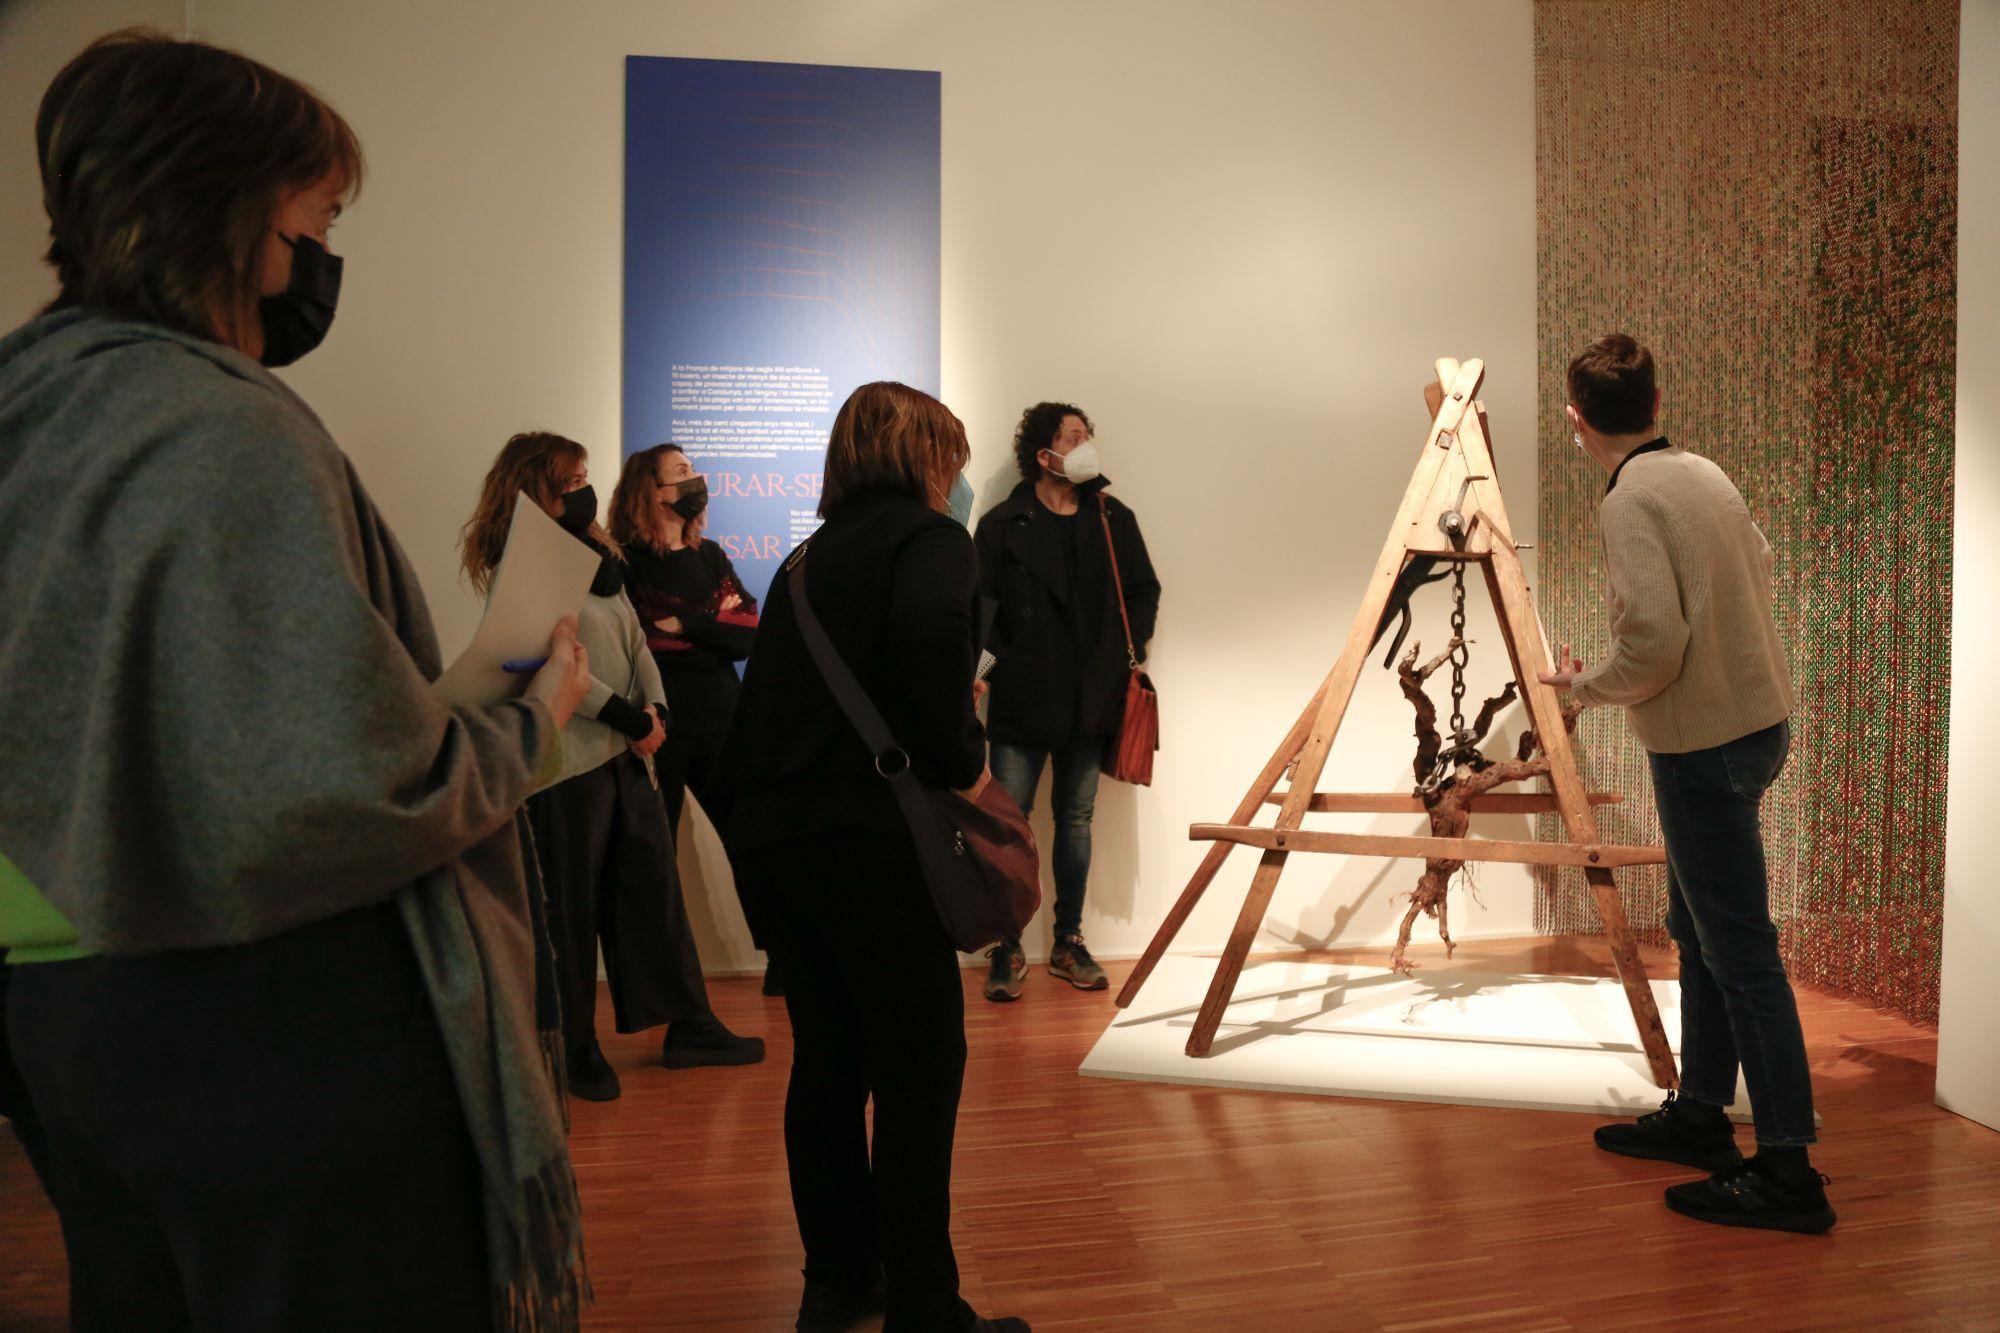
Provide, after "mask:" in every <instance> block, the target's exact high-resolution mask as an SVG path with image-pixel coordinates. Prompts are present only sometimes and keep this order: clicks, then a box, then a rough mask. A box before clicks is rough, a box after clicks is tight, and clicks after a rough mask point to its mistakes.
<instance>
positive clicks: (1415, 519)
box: [1118, 358, 1679, 1088]
mask: <svg viewBox="0 0 2000 1333" xmlns="http://www.w3.org/2000/svg"><path fill="white" fill-rule="evenodd" d="M1484 378H1485V368H1484V367H1483V366H1482V365H1481V363H1480V362H1478V361H1477V360H1473V361H1467V362H1465V363H1464V364H1462V365H1461V364H1460V363H1459V362H1457V361H1453V360H1451V359H1450V358H1445V359H1442V360H1440V361H1439V362H1438V363H1437V382H1436V383H1435V384H1432V385H1428V386H1426V387H1425V389H1424V397H1425V401H1426V402H1427V403H1428V404H1429V406H1430V409H1431V428H1430V434H1429V435H1428V436H1427V437H1426V438H1425V440H1424V450H1423V454H1422V455H1421V456H1420V457H1419V458H1418V460H1417V466H1416V471H1415V473H1414V474H1413V475H1412V476H1411V478H1410V485H1409V489H1408V490H1407V491H1405V492H1404V494H1403V504H1402V508H1401V510H1400V511H1399V512H1398V513H1397V515H1396V520H1395V523H1394V525H1393V526H1392V527H1391V528H1390V529H1389V537H1388V540H1387V541H1386V542H1385V543H1384V544H1383V547H1382V556H1381V559H1379V560H1378V561H1376V564H1375V573H1374V575H1373V577H1372V578H1370V580H1369V582H1368V590H1367V592H1366V593H1365V594H1364V595H1363V597H1362V599H1361V609H1360V610H1359V611H1358V612H1357V613H1356V614H1355V617H1354V628H1353V629H1352V630H1350V631H1349V632H1348V636H1347V646H1346V647H1345V648H1344V649H1342V651H1341V654H1340V660H1339V661H1338V662H1337V663H1336V664H1335V665H1334V668H1333V671H1332V673H1331V674H1329V675H1328V676H1327V678H1326V680H1325V681H1324V682H1323V683H1322V684H1321V685H1320V687H1319V690H1318V692H1317V693H1316V694H1315V695H1314V696H1313V699H1312V702H1311V703H1310V704H1308V705H1307V707H1306V709H1305V711H1304V712H1303V713H1301V714H1300V715H1299V720H1298V721H1297V722H1296V723H1294V724H1293V726H1292V729H1291V730H1290V731H1289V732H1287V733H1286V734H1285V738H1284V740H1283V741H1281V742H1280V743H1279V745H1278V748H1277V749H1276V750H1275V751H1274V752H1273V753H1272V755H1271V758H1270V762H1268V763H1266V764H1265V765H1264V768H1263V771H1262V772H1260V773H1259V774H1258V775H1257V780H1256V782H1254V783H1253V784H1252V785H1251V787H1250V790H1249V791H1248V792H1246V793H1245V794H1244V797H1243V800H1242V802H1241V803H1240V804H1239V805H1238V806H1237V807H1236V812H1235V814H1234V815H1232V816H1231V818H1230V821H1229V822H1228V823H1227V824H1196V825H1194V826H1193V827H1192V828H1191V829H1190V830H1189V831H1188V836H1189V837H1190V838H1191V839H1193V840H1195V841H1197V842H1208V843H1210V844H1211V846H1210V847H1209V850H1208V854H1207V855H1206V856H1204V857H1203V858H1202V861H1201V865H1200V867H1199V868H1198V869H1196V871H1195V873H1194V877H1193V878H1192V879H1190V880H1189V881H1188V885H1187V887H1186V888H1185V889H1183V890H1182V891H1181V896H1180V898H1179V899H1178V900H1177V901H1176V902H1175V903H1174V905H1173V908H1172V910H1170V911H1169V912H1168V913H1167V917H1166V920H1165V921H1163V922H1161V924H1160V929H1159V931H1158V932H1157V933H1155V934H1154V936H1153V942H1152V943H1151V944H1149V945H1148V946H1147V947H1146V952H1145V954H1144V956H1143V957H1141V958H1140V960H1139V965H1138V967H1137V968H1135V969H1134V970H1133V972H1132V975H1131V977H1130V979H1129V980H1127V981H1126V983H1125V986H1124V989H1122V990H1121V991H1119V993H1118V1005H1119V1007H1120V1008H1125V1007H1127V1006H1129V1005H1130V1004H1131V1003H1132V1001H1133V999H1134V998H1135V997H1136V996H1137V995H1138V994H1139V991H1140V988H1141V987H1143V986H1144V985H1145V984H1146V979H1147V978H1148V977H1149V976H1151V975H1152V973H1153V969H1154V968H1155V967H1156V966H1158V965H1159V961H1160V959H1161V958H1162V957H1164V956H1165V954H1166V951H1167V948H1168V946H1169V945H1171V944H1172V943H1173V939H1174V936H1175V935H1177V934H1178V933H1179V932H1180V929H1181V927H1182V926H1183V925H1184V924H1185V923H1186V922H1187V919H1188V916H1189V914H1190V913H1191V912H1193V910H1194V906H1195V904H1196V903H1197V902H1199V901H1200V900H1201V896H1202V894H1203V893H1204V892H1206V891H1207V889H1208V886H1209V885H1210V884H1211V883H1213V882H1214V880H1215V876H1216V872H1217V871H1219V870H1221V868H1222V863H1223V862H1224V861H1225V860H1227V859H1228V856H1229V853H1230V851H1231V850H1232V849H1234V848H1235V847H1237V846H1247V847H1254V848H1257V849H1259V850H1260V851H1261V852H1262V856H1261V858H1260V859H1259V861H1258V863H1257V871H1256V874H1255V875H1254V876H1253V877H1252V879H1251V881H1250V890H1249V892H1248V894H1247V895H1245V897H1244V900H1243V908H1242V911H1241V912H1239V913H1238V914H1237V918H1236V926H1235V929H1234V930H1232V931H1231V932H1230V935H1229V943H1228V945H1227V946H1226V947H1225V948H1224V949H1223V951H1222V957H1221V959H1220V960H1219V961H1218V962H1217V964H1216V968H1215V980H1214V981H1213V982H1212V983H1211V984H1210V986H1209V988H1208V996H1207V998H1206V999H1205V1000H1204V1001H1203V1002H1202V1006H1201V1013H1200V1015H1199V1016H1198V1017H1197V1018H1196V1020H1195V1025H1194V1032H1193V1034H1192V1035H1191V1036H1189V1038H1188V1043H1187V1053H1188V1054H1189V1055H1191V1056H1200V1055H1205V1054H1207V1053H1208V1049H1209V1046H1210V1044H1211V1043H1213V1042H1214V1040H1215V1030H1216V1028H1217V1027H1218V1026H1220V1024H1221V1022H1222V1015H1223V1011H1224V1010H1225V1009H1227V1008H1228V1007H1229V1001H1230V998H1231V996H1232V995H1233V994H1234V992H1235V989H1236V978H1237V976H1238V975H1239V974H1240V973H1241V972H1242V970H1243V960H1244V958H1245V957H1246V956H1247V955H1248V954H1249V952H1250V944H1251V941H1252V939H1254V938H1255V936H1256V934H1257V930H1258V927H1259V926H1261V925H1262V924H1263V922H1264V914H1265V912H1266V911H1267V910H1268V909H1269V907H1270V905H1271V895H1272V894H1273V892H1275V891H1276V889H1277V887H1278V876H1279V875H1281V874H1282V873H1284V869H1285V863H1286V860H1287V859H1288V858H1289V857H1290V856H1291V855H1292V854H1293V853H1295V852H1335V853H1343V854H1346V855H1349V856H1388V857H1414V858H1447V859H1453V860H1461V861H1509V862H1515V863H1518V864H1526V865H1549V866H1579V867H1582V869H1583V873H1584V878H1585V879H1586V880H1587V881H1588V882H1589V884H1590V888H1591V892H1592V895H1593V896H1594V898H1595V900H1596V905H1597V914H1598V916H1599V918H1600V919H1601V920H1602V921H1603V922H1604V930H1605V935H1606V936H1607V938H1608V939H1609V941H1610V944H1611V956H1612V959H1613V961H1614V963H1615V965H1616V967H1617V969H1618V980H1619V982H1620V983H1621V984H1622V985H1623V987H1624V989H1625V998H1626V1000H1627V1001H1628V1002H1629V1003H1630V1005H1631V1007H1632V1019H1633V1022H1634V1023H1635V1024H1636V1025H1637V1027H1638V1029H1639V1041H1640V1045H1641V1047H1642V1048H1643V1049H1644V1051H1645V1053H1646V1062H1647V1064H1648V1065H1649V1066H1650V1068H1651V1071H1652V1076H1653V1081H1654V1082H1655V1083H1657V1084H1658V1085H1659V1086H1660V1087H1662V1088H1672V1087H1675V1086H1677V1085H1678V1083H1679V1078H1678V1076H1677V1075H1676V1073H1675V1069H1674V1057H1673V1052H1672V1051H1670V1050H1669V1049H1668V1048H1667V1035H1666V1031H1665V1029H1663V1028H1662V1027H1661V1025H1660V1013H1659V1009H1658V1007H1657V1006H1656V1005H1655V1004H1654V1003H1653V992H1652V989H1651V987H1650V986H1648V984H1647V982H1646V974H1645V969H1644V968H1642V967H1641V966H1640V963H1639V950H1638V945H1637V943H1636V942H1635V941H1634V939H1633V936H1632V927H1631V924H1630V922H1628V921H1627V920H1626V917H1625V905H1624V903H1623V901H1622V900H1621V899H1620V898H1619V896H1618V886H1617V883H1616V881H1615V880H1613V878H1612V871H1613V870H1614V869H1616V868H1617V867H1619V866H1630V865H1660V864H1663V863H1664V862H1665V861H1666V852H1665V850H1664V849H1662V848H1658V847H1637V846H1622V845H1613V844H1607V843H1600V842H1599V841H1598V836H1597V818H1596V815H1595V814H1594V813H1593V811H1592V806H1593V805H1602V804H1607V803H1612V802H1615V801H1618V800H1619V799H1621V798H1619V797H1617V796H1614V795H1606V794H1601V793H1599V794H1592V793H1587V792H1585V791H1584V789H1583V780H1582V777H1581V776H1580V775H1579V773H1578V771H1577V764H1576V751H1575V748H1574V747H1573V746H1572V745H1571V743H1570V735H1569V732H1568V730H1567V729H1566V728H1565V727H1564V726H1563V721H1562V704H1561V701H1560V700H1559V699H1558V698H1557V696H1556V692H1555V690H1554V689H1553V688H1552V687H1550V686H1548V685H1544V684H1542V683H1541V681H1540V680H1538V679H1537V678H1536V673H1537V672H1538V671H1540V670H1543V669H1544V664H1546V663H1547V662H1548V660H1549V652H1548V644H1547V643H1546V642H1544V640H1543V635H1542V628H1541V621H1540V618H1539V617H1538V616H1537V615H1536V613H1535V604H1534V598H1533V593H1532V591H1531V589H1530V588H1529V586H1528V581H1527V576H1526V574H1525V573H1524V572H1523V570H1522V568H1521V558H1520V555H1519V554H1518V550H1517V548H1516V546H1515V544H1514V537H1513V529H1512V527H1511V526H1510V525H1509V523H1508V521H1507V508H1506V506H1505V504H1503V503H1502V501H1501V498H1500V484H1499V482H1498V481H1497V480H1496V479H1495V478H1496V477H1497V475H1498V474H1497V473H1496V471H1495V470H1494V467H1493V454H1492V448H1491V445H1490V443H1489V437H1488V435H1487V426H1486V407H1485V404H1483V403H1481V402H1479V400H1478V393H1479V386H1480V383H1481V381H1482V380H1483V379H1484ZM1413 558H1431V559H1439V560H1462V561H1466V562H1469V563H1474V564H1477V565H1478V566H1479V568H1480V570H1481V572H1483V573H1484V574H1485V576H1486V587H1487V591H1488V592H1489V593H1491V594H1492V597H1493V607H1494V612H1495V614H1496V616H1497V617H1498V619H1499V623H1500V634H1501V637H1502V638H1503V639H1504V640H1505V641H1506V644H1507V656H1508V659H1509V661H1510V662H1511V663H1512V665H1513V669H1514V679H1515V680H1516V681H1517V682H1518V683H1519V685H1520V690H1521V697H1522V698H1523V699H1524V700H1525V701H1526V703H1527V706H1528V715H1529V720H1530V721H1531V722H1532V724H1533V726H1534V728H1535V733H1536V735H1537V736H1539V737H1540V738H1541V742H1542V747H1543V753H1544V754H1546V755H1547V757H1548V760H1549V781H1550V785H1551V786H1552V787H1554V791H1553V792H1547V793H1512V794H1507V795H1500V794H1489V795H1486V796H1484V797H1482V798H1480V799H1479V800H1477V801H1476V802H1475V803H1474V805H1473V807H1472V808H1473V809H1474V810H1487V811H1507V812H1513V813H1531V812H1542V811H1550V812H1554V813H1558V814H1560V815H1561V816H1562V820H1563V828H1564V831H1565V832H1566V833H1567V835H1568V839H1569V840H1568V841H1567V842H1499V841H1493V840H1490V839H1483V838H1471V837H1466V838H1428V837H1397V836H1386V835H1377V834H1355V833H1327V832H1318V831H1313V830H1307V829H1303V828H1301V823H1302V821H1303V820H1304V818H1305V816H1306V815H1307V814H1309V813H1317V812H1324V811H1389V812H1395V811H1403V810H1408V811H1412V812H1420V811H1422V810H1423V808H1424V807H1423V805H1422V803H1421V802H1420V801H1418V800H1417V799H1416V798H1415V797H1414V796H1413V795H1410V794H1408V793H1372V792H1371V793H1322V792H1319V791H1318V790H1317V787H1318V784H1319V779H1320V774H1321V772H1322V771H1323V770H1324V769H1325V767H1326V759H1327V754H1328V752H1329V751H1330V750H1331V749H1332V746H1333V739H1334V735H1335V733H1336V732H1338V730H1339V728H1340V722H1341V718H1342V717H1343V716H1344V715H1345V714H1346V711H1347V705H1348V701H1349V700H1350V699H1351V698H1352V697H1353V694H1354V686H1355V683H1356V682H1357V681H1358V680H1359V679H1360V676H1361V670H1362V667H1363V666H1364V665H1365V664H1366V663H1367V660H1368V657H1369V655H1370V651H1371V649H1372V648H1373V646H1374V644H1375V640H1376V636H1377V632H1378V628H1379V627H1380V625H1381V624H1382V620H1383V615H1384V612H1385V611H1387V610H1388V609H1389V607H1390V602H1391V597H1392V595H1393V593H1394V589H1395V585H1396V580H1397V578H1398V577H1399V576H1400V575H1401V574H1402V572H1403V567H1404V565H1405V564H1406V563H1407V562H1409V561H1410V560H1411V559H1413ZM1287 770H1290V771H1291V774H1292V776H1291V780H1290V783H1289V785H1288V786H1287V787H1286V788H1285V789H1284V790H1283V791H1280V790H1279V789H1278V784H1279V782H1280V780H1281V779H1283V777H1284V775H1285V773H1286V771H1287ZM1267 803H1268V804H1274V805H1276V806H1277V807H1278V816H1277V820H1276V822H1275V825H1274V826H1271V827H1260V826H1256V825H1253V824H1252V823H1251V822H1250V821H1251V820H1252V819H1254V818H1255V817H1256V815H1257V812H1258V811H1259V810H1260V809H1261V808H1262V807H1263V806H1264V805H1266V804H1267Z"/></svg>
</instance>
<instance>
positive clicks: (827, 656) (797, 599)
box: [786, 541, 910, 777]
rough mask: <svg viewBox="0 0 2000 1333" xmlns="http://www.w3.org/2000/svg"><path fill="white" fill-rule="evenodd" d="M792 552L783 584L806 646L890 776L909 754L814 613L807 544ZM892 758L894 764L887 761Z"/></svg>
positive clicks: (885, 774)
mask: <svg viewBox="0 0 2000 1333" xmlns="http://www.w3.org/2000/svg"><path fill="white" fill-rule="evenodd" d="M811 545H812V543H811V542H810V541H808V542H807V543H806V544H805V546H801V547H799V549H798V550H797V551H796V552H794V553H793V555H792V559H791V563H790V564H789V565H788V566H787V573H786V586H788V587H789V588H790V589H791V593H792V605H793V606H794V607H795V608H797V610H798V621H799V632H800V633H801V634H803V635H804V636H805V640H806V648H807V649H808V650H809V651H810V652H811V653H812V656H813V662H814V664H815V665H817V666H818V667H819V673H820V675H821V676H823V677H825V679H826V687H827V688H828V689H829V690H831V691H832V692H833V698H834V702H836V703H838V704H839V705H840V711H841V712H843V713H845V714H847V720H848V721H849V722H852V723H853V724H854V729H855V730H856V731H858V732H860V733H861V739H862V741H863V742H864V743H865V744H866V745H867V746H868V749H869V751H870V752H871V753H873V754H874V756H875V768H876V771H877V772H879V773H881V774H882V776H883V777H891V776H893V775H894V772H895V771H898V770H899V769H903V768H908V767H909V763H910V757H909V755H908V753H907V752H905V751H904V750H903V748H902V747H901V746H899V745H897V744H896V738H895V736H894V735H892V734H891V733H890V731H889V724H888V723H887V722H884V721H883V720H882V714H881V713H880V712H878V711H877V710H876V708H875V704H874V702H873V701H872V700H870V699H869V697H868V691H866V690H864V689H862V688H861V682H860V681H858V680H856V679H855V678H854V672H852V671H851V670H849V669H848V666H847V663H846V662H844V661H842V660H841V656H840V650H839V649H837V648H835V647H834V646H833V640H832V639H829V638H827V636H826V627H825V626H824V625H821V624H820V623H819V617H818V616H817V615H816V614H814V612H813V608H812V602H811V600H810V599H809V598H807V596H806V548H807V547H809V546H811ZM891 760H893V761H895V763H894V764H893V765H891V764H889V761H891Z"/></svg>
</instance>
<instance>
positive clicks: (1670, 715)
mask: <svg viewBox="0 0 2000 1333" xmlns="http://www.w3.org/2000/svg"><path fill="white" fill-rule="evenodd" d="M1598 513H1599V517H1600V520H1601V523H1602V527H1603V534H1604V559H1605V566H1606V569H1607V571H1608V573H1609V575H1610V604H1611V654H1610V656H1608V657H1606V658H1605V659H1604V660H1603V661H1602V662H1599V663H1598V664H1597V665H1596V666H1594V667H1592V668H1590V670H1588V671H1585V672H1583V673H1582V674H1581V675H1579V676H1578V677H1577V678H1576V683H1575V685H1574V691H1575V695H1576V697H1577V699H1578V700H1580V701H1581V702H1583V703H1584V704H1586V705H1590V706H1596V705H1601V704H1620V705H1622V706H1623V707H1624V708H1625V712H1626V716H1627V717H1628V718H1629V719H1630V721H1631V725H1632V731H1633V734H1634V735H1636V736H1637V737H1638V738H1639V742H1640V744H1642V745H1644V746H1645V747H1646V748H1647V749H1648V750H1652V751H1655V752H1658V753H1661V754H1685V753H1687V752H1688V751H1689V750H1704V749H1708V748H1709V747H1711V746H1716V745H1721V744H1723V743H1724V742H1726V741H1733V740H1735V739H1736V738H1737V737H1739V736H1747V735H1749V734H1750V733H1751V732H1753V731H1761V730H1763V729H1764V728H1765V727H1769V726H1773V725H1775V724H1777V723H1779V722H1781V721H1783V720H1784V719H1785V718H1787V717H1789V716H1790V715H1791V712H1792V708H1793V704H1794V702H1795V701H1794V698H1793V695H1792V686H1791V681H1790V679H1789V677H1788V676H1787V673H1786V670H1785V649H1784V645H1782V644H1781V643H1779V642H1778V627H1777V624H1776V622H1775V621H1773V620H1772V618H1771V567H1772V564H1773V559H1774V558H1773V556H1772V552H1771V544H1770V543H1769V542H1767V541H1765V540H1764V534H1763V533H1762V532H1760V531H1758V529H1757V525H1756V523H1755V522H1753V521H1752V520H1751V517H1750V510H1749V507H1748V506H1747V505H1745V504H1744V503H1743V496H1742V495H1741V494H1740V493H1739V492H1738V491H1737V489H1736V487H1735V485H1734V484H1733V483H1732V482H1731V481H1730V480H1729V478H1728V476H1726V475H1725V474H1724V473H1723V471H1722V469H1721V468H1719V467H1717V466H1716V465H1715V464H1713V463H1711V462H1709V461H1708V460H1707V459H1705V458H1699V457H1697V456H1695V455H1694V454H1691V453H1688V452H1687V451H1686V450H1684V449H1676V448H1671V447H1670V448H1667V449H1662V450H1659V451H1656V452H1654V453H1648V454H1640V455H1637V456H1635V457H1632V458H1630V459H1628V460H1627V461H1626V463H1625V466H1624V467H1623V469H1622V470H1620V471H1619V472H1618V474H1617V481H1616V484H1615V485H1614V486H1613V487H1612V489H1611V490H1610V491H1609V493H1607V494H1606V495H1605V497H1604V502H1603V504H1602V505H1601V506H1600V507H1599V510H1598Z"/></svg>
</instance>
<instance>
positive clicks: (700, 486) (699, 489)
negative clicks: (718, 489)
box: [667, 477, 708, 521]
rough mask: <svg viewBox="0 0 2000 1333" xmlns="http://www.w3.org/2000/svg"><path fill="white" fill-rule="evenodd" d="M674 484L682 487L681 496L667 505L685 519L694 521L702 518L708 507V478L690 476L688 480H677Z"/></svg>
mask: <svg viewBox="0 0 2000 1333" xmlns="http://www.w3.org/2000/svg"><path fill="white" fill-rule="evenodd" d="M673 484H674V485H676V486H678V487H680V488H681V496H680V499H678V500H673V501H669V502H668V506H667V507H668V508H670V509H672V510H673V511H674V512H675V513H676V514H679V515H680V516H681V517H682V518H684V519H688V520H690V521H692V520H694V519H697V518H700V517H701V516H702V513H703V511H704V510H706V509H707V508H708V480H707V479H706V478H704V477H689V478H688V479H687V480H686V481H677V482H675V483H673Z"/></svg>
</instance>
